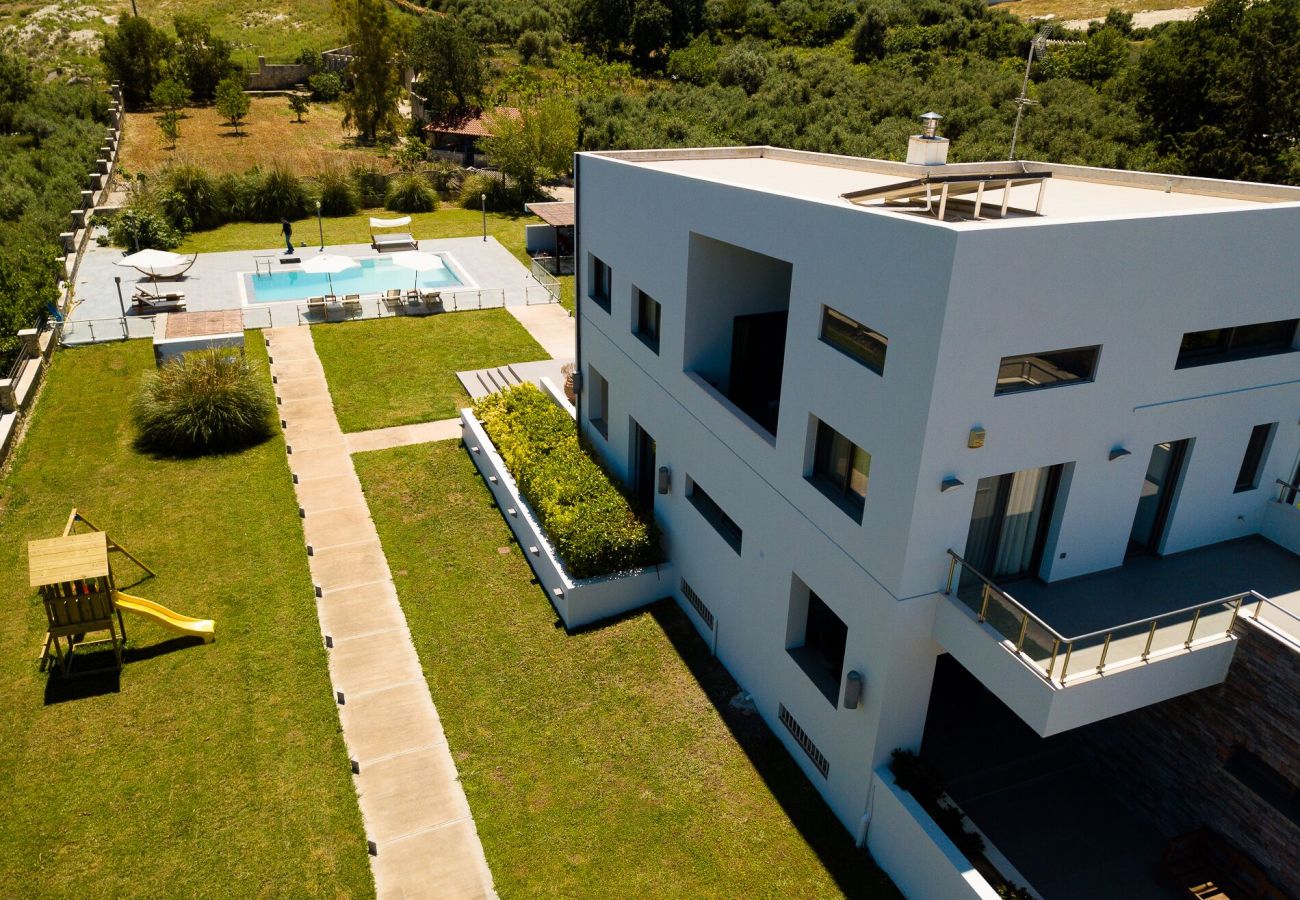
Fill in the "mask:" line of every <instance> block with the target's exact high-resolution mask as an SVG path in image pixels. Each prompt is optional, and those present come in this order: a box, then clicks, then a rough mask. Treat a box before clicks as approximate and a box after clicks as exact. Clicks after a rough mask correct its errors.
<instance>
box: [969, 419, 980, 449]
mask: <svg viewBox="0 0 1300 900" xmlns="http://www.w3.org/2000/svg"><path fill="white" fill-rule="evenodd" d="M966 446H967V447H969V448H970V449H972V450H978V449H979V448H980V447H983V446H984V429H983V428H981V427H980V426H978V425H976V426H975V427H974V428H972V429H971V430H970V435H969V436H967V438H966Z"/></svg>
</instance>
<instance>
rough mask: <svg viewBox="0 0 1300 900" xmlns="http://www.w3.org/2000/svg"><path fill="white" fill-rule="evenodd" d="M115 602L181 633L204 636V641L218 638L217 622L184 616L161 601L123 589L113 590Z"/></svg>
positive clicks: (126, 610)
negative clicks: (125, 592) (127, 592)
mask: <svg viewBox="0 0 1300 900" xmlns="http://www.w3.org/2000/svg"><path fill="white" fill-rule="evenodd" d="M113 602H114V603H116V604H117V606H118V608H119V609H121V610H123V611H124V612H130V613H136V614H137V615H141V616H144V617H145V618H146V619H149V620H151V621H153V622H157V623H158V624H159V625H161V626H163V627H164V628H170V629H171V630H172V631H179V632H180V633H181V634H189V635H197V636H198V637H201V638H203V642H204V643H211V642H212V641H213V640H215V639H216V636H217V623H215V622H213V621H212V620H211V619H194V618H191V617H190V616H182V615H181V614H180V613H176V612H172V611H171V610H170V609H168V608H167V607H165V606H163V605H162V604H161V603H154V602H153V601H152V600H145V599H144V598H143V597H132V596H131V595H130V594H123V593H122V592H121V591H113Z"/></svg>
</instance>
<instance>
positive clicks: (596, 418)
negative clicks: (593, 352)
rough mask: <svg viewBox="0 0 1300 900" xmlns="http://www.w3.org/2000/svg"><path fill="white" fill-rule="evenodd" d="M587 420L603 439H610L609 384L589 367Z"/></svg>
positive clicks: (593, 368) (592, 367)
mask: <svg viewBox="0 0 1300 900" xmlns="http://www.w3.org/2000/svg"><path fill="white" fill-rule="evenodd" d="M587 381H588V382H589V384H588V385H587V419H588V421H590V422H591V425H592V427H593V428H595V429H596V430H597V431H599V432H600V433H601V436H602V437H609V382H608V381H606V380H605V377H604V376H603V375H601V374H600V373H599V372H597V371H596V369H595V367H594V366H587Z"/></svg>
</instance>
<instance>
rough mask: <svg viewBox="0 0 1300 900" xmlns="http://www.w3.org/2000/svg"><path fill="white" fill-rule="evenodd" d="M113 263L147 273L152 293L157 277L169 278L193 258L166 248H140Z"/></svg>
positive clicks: (192, 260) (187, 266) (192, 261)
mask: <svg viewBox="0 0 1300 900" xmlns="http://www.w3.org/2000/svg"><path fill="white" fill-rule="evenodd" d="M113 264H114V265H117V266H125V267H126V268H128V269H135V270H136V271H137V272H139V273H140V274H141V275H148V276H149V277H150V278H152V279H153V288H154V293H157V292H158V279H159V277H162V278H171V277H173V276H175V275H177V274H179V273H180V272H183V271H184V270H185V269H188V268H189V267H190V266H192V265H193V264H194V258H192V257H191V258H186V257H184V256H181V255H180V254H179V253H171V252H169V251H167V250H141V251H139V252H137V253H132V254H131V255H130V256H124V257H122V258H121V259H119V260H117V261H116V262H114V263H113Z"/></svg>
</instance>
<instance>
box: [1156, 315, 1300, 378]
mask: <svg viewBox="0 0 1300 900" xmlns="http://www.w3.org/2000/svg"><path fill="white" fill-rule="evenodd" d="M1297 324H1300V319H1283V320H1281V321H1278V322H1260V323H1257V324H1255V325H1238V326H1237V327H1235V328H1211V329H1209V330H1207V331H1189V332H1187V333H1186V334H1184V335H1183V342H1182V344H1181V345H1180V346H1179V348H1178V362H1177V363H1176V364H1175V366H1174V368H1176V369H1189V368H1192V367H1193V366H1210V365H1214V364H1215V363H1222V362H1231V361H1233V360H1236V359H1253V358H1255V357H1257V356H1272V355H1273V354H1275V353H1289V352H1291V350H1293V349H1294V348H1295V337H1296V325H1297Z"/></svg>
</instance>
